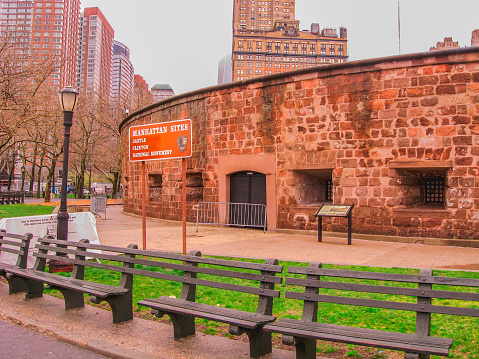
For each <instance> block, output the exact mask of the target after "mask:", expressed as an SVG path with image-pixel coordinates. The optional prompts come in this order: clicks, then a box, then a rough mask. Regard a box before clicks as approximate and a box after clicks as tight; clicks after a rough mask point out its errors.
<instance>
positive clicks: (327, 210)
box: [315, 204, 354, 217]
mask: <svg viewBox="0 0 479 359" xmlns="http://www.w3.org/2000/svg"><path fill="white" fill-rule="evenodd" d="M353 206H354V205H343V204H323V205H322V206H321V207H320V208H319V209H318V211H317V212H316V214H315V216H316V217H317V216H323V217H347V216H349V213H351V210H352V209H353Z"/></svg>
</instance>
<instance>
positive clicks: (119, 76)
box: [111, 41, 135, 106]
mask: <svg viewBox="0 0 479 359" xmlns="http://www.w3.org/2000/svg"><path fill="white" fill-rule="evenodd" d="M112 65H113V66H112V71H111V102H112V103H119V102H121V103H124V104H125V105H128V106H129V105H131V100H132V94H133V85H134V75H135V71H134V69H133V64H132V63H131V61H130V50H129V49H128V47H126V46H125V45H123V44H122V43H121V42H119V41H113V64H112ZM125 101H126V102H125Z"/></svg>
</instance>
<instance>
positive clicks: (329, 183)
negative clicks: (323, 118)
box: [325, 180, 333, 202]
mask: <svg viewBox="0 0 479 359" xmlns="http://www.w3.org/2000/svg"><path fill="white" fill-rule="evenodd" d="M325 186H326V201H328V202H332V201H333V181H332V180H326V181H325Z"/></svg>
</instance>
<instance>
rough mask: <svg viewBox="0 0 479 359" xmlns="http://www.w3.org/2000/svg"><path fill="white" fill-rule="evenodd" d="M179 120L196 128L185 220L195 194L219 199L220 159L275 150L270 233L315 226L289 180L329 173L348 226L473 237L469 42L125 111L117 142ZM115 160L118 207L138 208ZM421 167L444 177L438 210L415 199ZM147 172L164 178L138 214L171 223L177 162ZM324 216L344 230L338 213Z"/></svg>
mask: <svg viewBox="0 0 479 359" xmlns="http://www.w3.org/2000/svg"><path fill="white" fill-rule="evenodd" d="M181 118H191V119H192V120H193V129H194V133H193V137H194V147H193V152H194V155H193V157H192V158H191V159H189V160H188V174H189V178H190V184H189V185H188V188H187V190H188V193H189V207H190V209H189V212H188V216H189V220H192V221H193V220H194V219H195V217H194V215H195V213H194V211H193V209H192V206H193V205H194V204H195V203H196V202H198V201H199V200H203V201H219V199H220V197H221V198H224V196H225V195H224V194H222V193H219V189H218V188H220V187H221V188H222V185H221V183H223V182H221V181H224V178H220V176H219V175H218V173H220V172H221V169H220V168H219V167H218V166H219V163H220V161H219V159H220V158H223V159H224V158H228V159H230V160H231V161H235V159H238V158H239V157H238V156H251V157H248V158H253V159H257V160H258V161H261V160H262V159H263V158H266V156H263V155H264V154H269V155H271V154H273V155H275V157H276V173H275V174H274V176H275V182H276V188H273V189H267V190H268V191H272V195H273V197H274V199H275V201H276V203H274V204H273V205H274V207H275V208H274V209H275V211H276V212H275V214H276V216H277V221H276V222H277V223H276V224H277V227H278V228H296V229H315V228H317V227H316V226H317V222H316V221H315V220H314V217H313V214H314V212H315V210H316V208H317V207H314V206H313V205H311V206H307V205H306V206H305V205H304V204H302V203H300V202H301V200H300V198H299V197H298V193H299V192H298V190H299V189H300V187H301V186H302V185H304V184H305V183H302V184H301V183H299V182H298V181H304V178H305V176H304V173H306V177H307V176H309V175H313V177H314V176H316V175H318V173H323V172H324V170H325V169H327V170H328V171H330V173H332V180H333V184H334V190H333V194H334V196H333V197H334V198H333V201H334V203H337V204H351V203H353V204H354V205H355V208H354V211H353V232H356V233H371V234H384V235H399V236H422V237H441V238H462V239H479V235H478V233H479V232H478V230H479V180H478V177H477V176H478V173H479V167H478V166H479V52H478V51H477V49H476V51H473V49H459V50H453V51H439V52H432V53H424V54H414V55H409V56H408V55H403V56H399V57H393V58H386V59H378V60H366V61H359V62H351V63H347V64H340V65H328V66H324V67H319V68H316V69H313V70H311V69H307V70H300V71H295V72H291V73H289V74H282V75H280V76H275V75H273V76H269V77H263V78H261V79H260V80H256V81H249V82H243V83H234V84H230V85H225V86H218V87H213V88H209V89H204V90H199V91H196V92H194V93H190V94H185V95H183V96H177V97H175V98H173V99H170V100H167V101H163V102H160V103H158V104H157V105H155V106H151V107H149V108H147V109H144V110H142V111H140V112H138V113H135V114H132V115H130V116H129V117H128V118H127V119H126V120H125V121H124V122H123V123H122V125H121V129H122V138H123V145H124V146H123V148H124V149H126V148H127V145H126V144H127V140H128V127H129V126H130V125H138V124H141V123H145V122H146V123H153V122H163V121H169V120H176V119H181ZM227 156H229V157H227ZM123 158H124V162H123V169H124V187H125V198H124V209H125V211H127V212H134V213H140V211H141V208H140V206H141V189H140V183H139V178H140V166H139V165H138V164H131V163H128V162H127V158H128V154H127V153H126V152H125V153H124V154H123ZM268 158H270V157H268ZM405 163H406V164H408V163H409V164H410V163H412V166H413V168H412V169H411V168H410V166H409V165H405ZM424 168H425V169H424ZM244 170H248V169H247V168H245V169H244ZM418 171H419V172H418ZM424 171H426V172H427V173H428V176H429V175H431V173H432V174H434V173H435V171H436V172H437V173H442V174H443V175H444V177H445V179H446V191H445V196H446V201H445V204H444V205H439V206H424V205H422V204H421V203H419V202H417V201H420V196H421V193H420V192H421V188H422V187H421V181H422V179H421V178H422V177H421V176H423V173H424ZM147 172H148V173H149V174H153V175H154V174H157V176H159V177H160V178H161V179H162V183H161V188H160V189H159V191H157V192H156V193H157V194H158V196H156V197H155V196H152V195H151V193H153V192H155V190H154V189H152V187H150V189H149V194H148V195H149V196H150V201H149V206H148V215H149V216H152V217H159V218H165V219H176V220H179V219H180V218H181V206H180V202H181V197H180V195H181V187H180V186H181V182H180V179H181V172H180V161H175V160H172V161H164V162H155V163H153V162H147ZM418 173H419V174H418ZM201 179H202V183H201ZM271 202H273V201H271ZM270 205H271V203H268V206H270ZM325 222H326V223H325V225H324V227H325V229H326V230H334V231H345V222H344V221H343V220H341V219H334V220H329V221H325Z"/></svg>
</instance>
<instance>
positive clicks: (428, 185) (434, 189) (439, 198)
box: [424, 177, 445, 203]
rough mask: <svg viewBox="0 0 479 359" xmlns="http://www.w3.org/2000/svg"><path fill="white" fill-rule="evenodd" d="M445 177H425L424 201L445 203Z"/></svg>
mask: <svg viewBox="0 0 479 359" xmlns="http://www.w3.org/2000/svg"><path fill="white" fill-rule="evenodd" d="M444 187H445V186H444V177H436V178H425V179H424V202H425V203H444V192H445V191H444Z"/></svg>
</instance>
